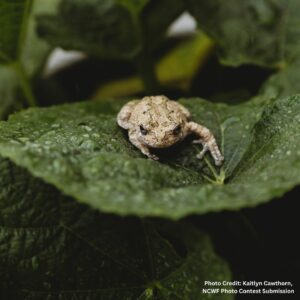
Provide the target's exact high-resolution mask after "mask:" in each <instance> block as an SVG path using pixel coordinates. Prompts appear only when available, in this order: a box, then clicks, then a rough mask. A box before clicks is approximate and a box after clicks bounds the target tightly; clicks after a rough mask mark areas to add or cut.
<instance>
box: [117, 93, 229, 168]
mask: <svg viewBox="0 0 300 300" xmlns="http://www.w3.org/2000/svg"><path fill="white" fill-rule="evenodd" d="M190 117H191V114H190V112H189V111H188V110H187V109H186V108H185V107H184V106H183V105H181V104H179V103H178V102H175V101H172V100H170V99H168V98H167V97H166V96H150V97H144V98H143V99H141V100H133V101H130V102H128V103H127V104H125V105H124V106H123V107H122V109H121V110H120V112H119V114H118V116H117V122H118V124H119V126H120V127H122V128H124V129H126V130H128V136H129V140H130V142H131V143H132V144H133V145H134V146H136V147H137V148H138V149H140V151H141V152H142V153H143V154H145V155H147V156H148V157H149V158H152V159H154V160H158V159H159V158H158V157H157V156H156V155H154V154H152V153H151V151H150V149H151V148H167V147H170V146H172V145H174V144H176V143H178V142H180V141H182V140H183V139H184V138H185V137H186V136H187V135H189V134H192V133H193V134H195V135H196V136H197V137H198V139H196V140H194V141H193V143H196V144H202V146H203V150H202V151H201V152H200V153H199V154H198V155H197V158H199V159H202V158H203V157H204V154H205V153H206V152H207V151H210V153H211V155H212V157H213V159H214V161H215V165H216V166H221V165H222V163H223V161H224V157H223V156H222V154H221V152H220V150H219V148H218V145H217V143H216V140H215V137H214V136H213V134H212V133H211V132H210V131H209V129H207V128H206V127H204V126H202V125H200V124H197V123H195V122H193V121H190Z"/></svg>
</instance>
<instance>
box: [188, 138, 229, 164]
mask: <svg viewBox="0 0 300 300" xmlns="http://www.w3.org/2000/svg"><path fill="white" fill-rule="evenodd" d="M193 143H194V144H201V145H203V149H202V151H201V152H200V153H199V154H197V158H198V159H203V158H204V155H205V153H206V152H208V151H209V152H210V153H211V155H212V157H213V159H214V162H215V165H216V166H217V167H220V166H221V165H222V164H223V162H224V157H223V155H222V154H221V152H220V150H219V148H218V146H217V144H216V143H215V142H214V141H213V140H211V141H210V142H204V141H203V140H201V139H200V140H195V141H193Z"/></svg>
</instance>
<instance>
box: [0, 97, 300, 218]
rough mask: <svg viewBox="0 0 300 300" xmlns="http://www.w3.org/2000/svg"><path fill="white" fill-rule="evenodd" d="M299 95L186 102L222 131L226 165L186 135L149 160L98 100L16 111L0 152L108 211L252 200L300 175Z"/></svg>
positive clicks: (209, 206)
mask: <svg viewBox="0 0 300 300" xmlns="http://www.w3.org/2000/svg"><path fill="white" fill-rule="evenodd" d="M299 99H300V97H298V96H296V97H290V98H286V99H280V100H276V101H274V102H273V103H272V104H268V105H266V106H265V107H264V104H262V103H263V102H262V103H260V102H257V101H250V102H248V103H245V104H240V105H236V106H228V105H225V104H212V103H209V102H207V101H204V100H200V99H192V100H185V101H182V104H184V105H186V107H188V108H189V109H190V111H191V112H192V114H193V119H194V120H195V121H196V122H198V123H201V124H203V125H205V126H207V127H208V128H210V129H211V130H212V132H213V133H214V135H215V136H216V138H217V141H218V144H219V145H220V148H221V151H222V152H223V153H224V156H225V164H224V166H223V167H222V168H221V169H220V170H217V169H215V168H214V166H213V163H212V162H210V158H209V157H208V156H207V157H206V159H205V160H204V161H199V160H197V159H196V154H197V153H198V151H200V147H196V146H195V145H191V143H190V141H189V139H187V140H186V142H185V143H182V144H181V145H179V146H178V148H175V149H168V150H169V151H167V152H166V153H165V152H163V153H159V155H160V156H161V161H160V162H156V161H151V160H148V159H146V158H145V157H144V156H143V155H142V154H141V153H140V151H139V150H137V149H136V148H135V147H134V146H133V145H132V144H131V143H130V142H129V141H128V139H127V135H126V134H125V133H124V132H123V131H122V130H121V129H120V128H119V127H118V126H117V125H116V119H115V115H112V114H110V115H103V114H102V107H103V106H102V104H101V103H97V102H93V103H80V104H72V105H63V106H56V107H51V108H47V109H41V108H39V109H37V108H36V109H29V110H27V111H24V112H22V113H19V114H16V115H13V116H12V117H11V118H10V119H9V121H8V122H2V123H1V125H0V155H2V156H4V157H8V158H9V159H11V160H12V161H13V162H15V163H16V164H18V165H20V166H23V167H25V168H26V169H27V170H29V171H30V172H31V173H32V174H33V175H34V176H37V177H40V178H42V179H44V180H45V181H46V182H48V183H51V184H53V185H55V186H56V187H57V188H59V189H60V190H61V191H63V192H64V193H65V194H68V195H71V196H73V197H74V198H76V199H77V200H79V201H80V202H84V203H87V204H89V205H91V206H92V207H94V208H97V209H99V210H101V211H104V212H111V213H116V214H120V215H128V214H129V215H138V216H163V217H168V218H180V217H183V216H185V215H188V214H193V213H206V212H209V211H219V210H222V209H238V208H241V207H250V206H255V205H257V204H259V203H263V202H266V201H269V200H271V199H272V198H274V197H277V196H280V195H282V194H283V193H284V192H286V191H288V190H289V189H291V188H292V187H294V186H295V185H297V184H298V183H299V182H300V178H299V164H300V159H299V155H300V152H299V150H298V149H299V141H300V139H299V134H300V130H299V126H300V123H299V112H300V101H299ZM261 116H262V117H261ZM270 122H271V125H270ZM258 138H259V140H258ZM263 142H264V143H263ZM249 151H250V152H249ZM256 152H257V153H256ZM286 170H288V172H286ZM241 195H243V197H241Z"/></svg>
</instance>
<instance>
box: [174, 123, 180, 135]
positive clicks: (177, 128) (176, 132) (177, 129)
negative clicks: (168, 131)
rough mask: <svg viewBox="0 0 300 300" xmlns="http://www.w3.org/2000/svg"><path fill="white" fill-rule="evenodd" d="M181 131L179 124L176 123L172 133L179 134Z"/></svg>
mask: <svg viewBox="0 0 300 300" xmlns="http://www.w3.org/2000/svg"><path fill="white" fill-rule="evenodd" d="M180 132H181V125H180V124H179V125H177V126H176V127H175V128H174V129H173V134H175V135H176V134H179V133H180Z"/></svg>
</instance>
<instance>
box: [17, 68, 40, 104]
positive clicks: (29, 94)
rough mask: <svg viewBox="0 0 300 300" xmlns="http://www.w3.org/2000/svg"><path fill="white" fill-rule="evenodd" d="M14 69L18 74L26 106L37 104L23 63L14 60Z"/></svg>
mask: <svg viewBox="0 0 300 300" xmlns="http://www.w3.org/2000/svg"><path fill="white" fill-rule="evenodd" d="M14 69H15V71H16V72H17V74H18V76H19V79H20V83H21V87H22V90H23V94H24V96H25V99H26V102H27V104H28V106H37V101H36V98H35V96H34V94H33V91H32V87H31V83H30V81H29V79H28V77H27V75H26V72H25V70H24V67H23V65H22V64H21V63H19V62H16V63H14Z"/></svg>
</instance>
